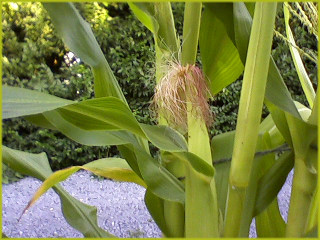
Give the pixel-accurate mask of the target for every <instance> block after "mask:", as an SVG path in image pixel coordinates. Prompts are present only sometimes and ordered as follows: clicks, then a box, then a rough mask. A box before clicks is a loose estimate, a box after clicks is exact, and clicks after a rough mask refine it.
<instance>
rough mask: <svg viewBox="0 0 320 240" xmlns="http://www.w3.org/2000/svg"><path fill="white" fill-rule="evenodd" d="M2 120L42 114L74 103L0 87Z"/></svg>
mask: <svg viewBox="0 0 320 240" xmlns="http://www.w3.org/2000/svg"><path fill="white" fill-rule="evenodd" d="M2 94H3V95H2V118H3V119H8V118H13V117H19V116H27V115H32V114H37V113H42V112H46V111H50V110H54V109H57V108H59V107H63V106H67V105H70V104H73V103H74V102H72V101H69V100H65V99H62V98H58V97H55V96H52V95H48V94H45V93H41V92H38V91H33V90H28V89H23V88H17V87H9V86H2Z"/></svg>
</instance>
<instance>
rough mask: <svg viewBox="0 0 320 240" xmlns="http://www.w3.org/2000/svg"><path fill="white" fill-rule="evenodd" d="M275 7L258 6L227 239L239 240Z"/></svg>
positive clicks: (235, 153) (234, 163)
mask: <svg viewBox="0 0 320 240" xmlns="http://www.w3.org/2000/svg"><path fill="white" fill-rule="evenodd" d="M275 14H276V3H265V2H259V3H256V6H255V12H254V18H253V24H252V30H251V36H250V41H249V47H248V53H247V61H246V65H245V71H244V77H243V85H242V90H241V97H240V105H239V115H238V120H237V127H236V135H235V144H234V148H233V155H232V161H231V169H230V177H229V188H228V202H227V209H226V220H225V230H224V236H225V237H238V235H239V232H240V229H239V228H240V223H241V219H242V215H243V213H244V201H245V197H246V191H247V187H248V184H249V180H250V179H249V177H250V173H251V168H252V160H253V158H254V153H255V148H256V142H257V137H258V128H259V124H260V119H261V112H262V105H263V99H264V94H265V89H266V82H267V73H268V68H269V61H270V52H271V43H272V36H273V27H274V21H275Z"/></svg>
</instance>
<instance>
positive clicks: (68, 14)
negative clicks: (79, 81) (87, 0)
mask: <svg viewBox="0 0 320 240" xmlns="http://www.w3.org/2000/svg"><path fill="white" fill-rule="evenodd" d="M43 6H44V7H45V9H46V10H47V11H48V13H49V15H50V18H51V20H52V22H53V24H54V26H55V28H56V30H57V32H58V33H59V35H60V36H61V37H62V39H63V41H64V43H65V44H66V45H67V46H68V47H69V48H70V49H71V51H73V52H74V53H75V54H76V55H77V56H78V57H79V58H81V60H83V61H84V62H86V63H87V64H89V65H90V66H91V67H92V70H93V74H94V88H95V96H96V97H105V96H113V97H117V98H119V99H121V100H122V101H123V102H124V103H126V99H125V97H124V95H123V93H122V91H121V89H120V86H119V84H118V82H117V80H116V78H115V76H114V75H113V73H112V71H111V68H110V66H109V64H108V62H107V60H106V59H105V57H104V55H103V52H102V51H101V49H100V47H99V44H98V42H97V40H96V39H95V37H94V35H93V32H92V30H91V28H90V25H89V24H88V23H87V22H86V21H85V20H83V18H82V17H81V16H80V14H79V13H78V11H77V10H76V8H75V7H74V6H73V4H72V3H62V2H61V3H43Z"/></svg>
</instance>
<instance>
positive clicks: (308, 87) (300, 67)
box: [283, 4, 316, 108]
mask: <svg viewBox="0 0 320 240" xmlns="http://www.w3.org/2000/svg"><path fill="white" fill-rule="evenodd" d="M283 12H284V19H285V26H286V33H287V37H288V40H289V48H290V52H291V56H292V59H293V63H294V66H295V68H296V71H297V74H298V77H299V80H300V83H301V86H302V89H303V91H304V94H305V95H306V97H307V100H308V103H309V105H310V107H311V108H312V107H313V101H314V98H315V95H316V94H315V91H314V89H313V86H312V83H311V81H310V79H309V77H308V73H307V71H306V69H305V67H304V64H303V62H302V59H301V56H300V53H299V51H298V50H297V48H296V43H295V40H294V37H293V34H292V31H291V28H290V25H289V19H290V12H289V10H288V8H287V5H286V4H284V5H283Z"/></svg>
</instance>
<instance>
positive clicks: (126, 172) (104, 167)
mask: <svg viewBox="0 0 320 240" xmlns="http://www.w3.org/2000/svg"><path fill="white" fill-rule="evenodd" d="M80 169H84V170H87V171H90V172H92V173H94V174H96V175H99V176H103V177H106V178H111V179H114V180H118V181H125V182H134V183H137V184H139V185H141V186H143V187H146V185H145V183H144V182H143V180H142V179H141V178H139V177H138V176H137V175H136V174H135V173H134V172H133V171H132V170H131V168H130V167H129V165H128V164H127V163H126V162H125V160H124V159H121V158H104V159H99V160H96V161H92V162H90V163H88V164H85V165H83V166H72V167H69V168H66V169H62V170H59V171H56V172H54V173H53V174H51V175H50V176H49V177H48V178H47V179H46V180H45V181H44V182H43V184H42V185H41V186H40V187H39V189H38V190H37V192H36V193H35V194H34V195H33V197H32V199H31V200H30V201H29V203H28V206H27V207H26V208H25V210H27V209H29V208H30V207H31V206H32V205H33V204H34V203H35V202H36V201H37V200H38V199H39V198H40V197H41V196H42V195H43V194H44V193H45V192H46V191H48V190H49V189H50V188H52V187H53V186H55V185H56V184H57V183H59V182H62V181H64V180H66V179H67V178H68V177H70V176H71V175H72V174H74V173H75V172H77V171H79V170H80Z"/></svg>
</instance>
